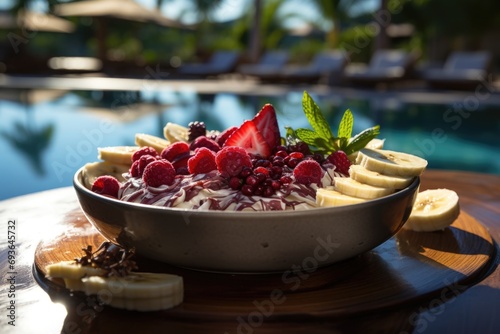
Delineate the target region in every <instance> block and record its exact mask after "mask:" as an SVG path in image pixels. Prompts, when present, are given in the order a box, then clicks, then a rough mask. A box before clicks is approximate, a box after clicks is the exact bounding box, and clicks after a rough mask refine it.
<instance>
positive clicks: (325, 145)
mask: <svg viewBox="0 0 500 334" xmlns="http://www.w3.org/2000/svg"><path fill="white" fill-rule="evenodd" d="M295 134H296V135H297V137H298V138H299V139H300V140H301V141H303V142H304V143H306V144H307V145H310V146H314V147H316V148H317V151H319V152H328V151H332V145H331V142H330V141H327V140H325V138H322V137H320V136H318V134H317V133H316V132H314V131H312V130H309V129H297V130H295Z"/></svg>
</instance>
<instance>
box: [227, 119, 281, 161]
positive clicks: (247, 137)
mask: <svg viewBox="0 0 500 334" xmlns="http://www.w3.org/2000/svg"><path fill="white" fill-rule="evenodd" d="M224 146H238V147H242V148H244V149H245V150H246V151H247V152H248V153H250V154H254V155H261V156H262V157H268V156H269V155H270V154H271V149H270V147H269V145H268V144H267V142H266V140H265V139H264V137H263V136H262V134H261V133H260V132H259V130H257V127H256V126H255V123H254V122H253V121H245V122H243V124H242V125H241V126H240V127H239V128H238V130H236V131H235V132H234V133H233V134H232V135H231V136H229V138H228V139H227V140H226V143H225V144H224Z"/></svg>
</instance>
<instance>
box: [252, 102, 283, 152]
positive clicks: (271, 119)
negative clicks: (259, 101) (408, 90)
mask: <svg viewBox="0 0 500 334" xmlns="http://www.w3.org/2000/svg"><path fill="white" fill-rule="evenodd" d="M252 121H253V122H254V123H255V126H256V127H257V130H259V132H260V133H261V134H262V136H263V137H264V139H265V140H266V143H267V145H268V146H269V147H271V148H272V147H276V146H278V145H280V144H281V136H280V128H279V126H278V119H277V118H276V112H275V111H274V107H273V106H272V105H271V104H269V103H268V104H266V105H264V107H262V109H261V110H260V111H259V112H258V114H257V115H255V117H254V118H253V120H252Z"/></svg>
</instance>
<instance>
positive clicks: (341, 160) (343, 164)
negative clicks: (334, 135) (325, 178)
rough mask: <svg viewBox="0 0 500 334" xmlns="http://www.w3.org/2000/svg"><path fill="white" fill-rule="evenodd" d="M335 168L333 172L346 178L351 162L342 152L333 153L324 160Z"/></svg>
mask: <svg viewBox="0 0 500 334" xmlns="http://www.w3.org/2000/svg"><path fill="white" fill-rule="evenodd" d="M326 159H327V160H328V161H329V162H330V163H332V164H333V165H334V166H335V171H337V172H339V173H341V174H343V175H346V176H348V175H349V167H351V162H350V161H349V158H348V157H347V154H345V152H344V151H335V152H333V153H332V154H330V155H329V156H328V157H327V158H326Z"/></svg>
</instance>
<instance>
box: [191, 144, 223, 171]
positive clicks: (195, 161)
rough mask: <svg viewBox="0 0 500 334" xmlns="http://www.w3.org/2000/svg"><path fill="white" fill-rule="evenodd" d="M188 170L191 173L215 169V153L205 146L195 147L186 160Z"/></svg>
mask: <svg viewBox="0 0 500 334" xmlns="http://www.w3.org/2000/svg"><path fill="white" fill-rule="evenodd" d="M187 165H188V170H189V173H191V174H205V173H208V172H210V171H212V170H215V169H217V165H216V164H215V153H214V152H212V151H211V150H209V149H208V148H206V147H200V148H198V149H196V151H195V154H194V156H193V157H191V158H190V159H189V160H188V162H187Z"/></svg>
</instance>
